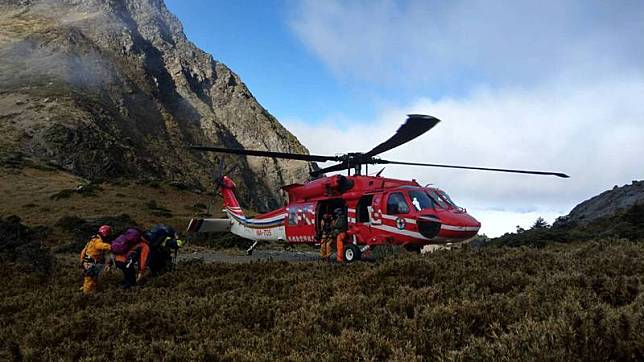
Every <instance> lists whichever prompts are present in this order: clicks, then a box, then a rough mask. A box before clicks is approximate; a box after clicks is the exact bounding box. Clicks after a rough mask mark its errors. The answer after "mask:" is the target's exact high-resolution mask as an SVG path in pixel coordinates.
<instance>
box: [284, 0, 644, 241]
mask: <svg viewBox="0 0 644 362" xmlns="http://www.w3.org/2000/svg"><path fill="white" fill-rule="evenodd" d="M292 15H293V16H292V18H291V22H290V25H291V28H292V30H293V31H294V33H295V34H296V36H297V37H299V39H300V40H301V41H302V42H303V44H304V45H305V46H306V47H308V48H309V49H310V50H311V52H312V53H313V54H315V55H317V56H318V58H319V59H320V60H321V62H322V63H323V64H325V65H326V66H327V67H328V68H329V69H331V70H332V71H333V72H334V74H336V75H337V77H338V78H339V79H341V80H343V81H349V82H351V84H352V85H353V86H354V87H356V88H363V89H372V88H374V85H375V86H376V87H375V89H379V90H385V92H386V93H383V95H381V96H382V97H385V96H384V94H395V93H396V92H397V91H401V90H406V91H407V92H408V93H407V94H409V90H410V89H412V90H413V92H414V93H415V94H416V95H415V96H414V97H413V98H412V99H411V100H409V101H403V102H400V101H399V100H396V99H393V100H389V101H390V102H398V103H394V105H393V106H392V105H391V104H389V105H385V106H382V108H381V110H380V113H379V116H378V117H376V119H375V120H374V121H372V122H369V123H365V122H360V121H359V120H353V121H352V120H347V119H345V120H343V122H332V121H329V122H319V123H317V124H311V123H310V122H308V121H309V120H306V119H303V120H300V121H296V120H291V121H288V120H287V121H286V122H285V123H286V126H287V127H288V128H289V129H290V130H292V131H293V132H294V134H295V135H296V136H298V138H300V140H301V141H302V142H303V143H304V144H305V145H306V146H307V147H309V150H310V151H311V152H312V153H319V154H334V153H343V152H349V151H367V150H369V149H371V148H372V147H373V146H374V145H376V144H378V143H380V142H381V141H383V140H385V139H387V138H388V137H389V136H391V135H392V134H393V132H395V130H396V129H397V127H398V126H399V125H400V124H401V122H402V121H403V120H404V119H405V115H406V114H408V113H425V114H431V115H433V116H436V117H438V118H440V119H442V120H443V122H441V123H440V124H439V125H438V126H437V127H436V128H435V129H433V130H431V131H430V132H429V133H428V134H427V135H424V136H422V137H420V138H419V139H417V140H414V141H412V142H411V143H409V144H406V145H404V146H401V147H399V148H397V149H395V150H392V151H390V152H388V153H385V154H383V155H382V157H383V158H386V159H391V160H401V161H412V162H413V161H416V162H427V163H446V164H457V165H472V166H488V167H499V168H517V169H534V170H546V171H560V172H565V173H568V174H570V175H571V177H572V178H571V179H567V180H566V179H560V178H555V177H544V176H526V175H515V174H500V173H486V172H478V171H462V170H448V169H435V168H420V167H403V166H388V167H387V171H385V175H387V176H391V177H398V178H416V179H418V180H419V182H421V183H430V182H431V183H435V184H437V185H439V186H441V187H443V188H444V189H446V190H447V191H448V192H449V193H450V194H451V195H452V196H453V198H454V199H455V200H456V201H457V202H460V203H461V204H462V206H465V207H467V208H468V209H469V210H470V211H471V212H472V214H474V216H476V217H477V218H479V219H480V220H481V221H482V223H483V225H484V226H483V230H482V231H483V232H486V233H488V234H489V235H499V234H502V233H503V232H505V231H513V230H514V229H515V227H516V225H521V226H522V227H527V226H529V225H530V224H531V223H532V222H534V219H536V217H537V216H543V217H544V218H546V220H548V221H550V222H551V221H553V220H552V219H553V218H554V217H555V216H556V215H562V214H566V213H567V212H568V211H570V209H571V208H572V207H573V206H575V205H576V204H577V203H579V202H581V201H582V200H584V199H587V198H589V197H591V196H594V195H596V194H598V193H600V192H602V191H604V190H606V189H609V188H611V187H612V186H613V185H616V184H617V185H622V184H625V183H629V182H630V181H631V180H634V179H642V177H643V175H642V170H643V168H642V166H643V165H644V162H642V155H644V103H642V100H644V60H643V59H644V42H642V41H641V35H642V34H644V3H642V2H636V1H635V2H614V1H612V2H610V1H609V2H607V1H586V0H563V1H559V0H557V1H539V2H537V1H510V2H508V1H496V0H491V1H490V0H485V1H483V0H474V1H459V0H457V1H449V2H439V1H436V2H434V1H424V0H409V1H393V0H391V1H388V0H381V1H375V0H374V1H351V2H344V1H337V0H328V1H314V0H309V1H302V2H299V3H297V6H296V7H295V10H294V12H293V14H292ZM375 93H378V91H377V90H376V91H375ZM436 94H438V95H441V96H440V97H436V96H430V95H436ZM450 95H452V96H450ZM374 171H375V170H374Z"/></svg>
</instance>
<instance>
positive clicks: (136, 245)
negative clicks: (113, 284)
mask: <svg viewBox="0 0 644 362" xmlns="http://www.w3.org/2000/svg"><path fill="white" fill-rule="evenodd" d="M112 254H114V259H115V260H116V266H117V267H118V268H119V269H121V271H122V272H123V283H122V284H121V287H123V288H131V287H133V286H135V285H137V284H138V283H140V282H141V280H142V279H143V278H144V276H145V275H146V272H147V266H148V260H149V257H150V246H149V245H148V243H147V240H145V239H144V238H142V237H141V230H139V229H138V228H129V229H127V230H126V231H125V233H123V234H121V235H120V236H119V237H118V238H116V239H114V241H113V242H112ZM137 266H138V270H137Z"/></svg>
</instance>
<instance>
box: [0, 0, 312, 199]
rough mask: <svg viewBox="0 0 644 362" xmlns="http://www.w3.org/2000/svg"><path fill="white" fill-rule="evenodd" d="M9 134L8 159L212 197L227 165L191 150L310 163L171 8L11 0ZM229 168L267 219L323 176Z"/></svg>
mask: <svg viewBox="0 0 644 362" xmlns="http://www.w3.org/2000/svg"><path fill="white" fill-rule="evenodd" d="M212 31H221V29H217V25H216V19H213V29H212ZM0 132H1V133H2V135H3V137H2V140H1V141H0V152H2V153H3V154H5V155H6V154H11V153H19V154H21V155H24V156H26V157H30V158H33V159H37V160H40V161H43V162H47V163H49V164H53V165H57V166H60V167H62V168H63V169H65V170H68V171H71V172H73V173H74V174H76V175H79V176H82V177H85V178H89V179H109V178H114V177H128V178H156V179H164V180H177V181H181V182H185V183H191V184H195V185H201V186H203V187H208V186H209V185H210V183H209V181H208V176H209V174H210V173H211V172H212V171H213V170H214V168H215V165H217V164H218V162H219V160H220V158H221V157H224V156H221V155H215V154H202V153H199V152H193V151H191V150H188V149H186V147H185V146H186V145H189V144H195V143H203V144H215V145H222V146H227V147H242V148H249V149H259V150H273V151H282V152H299V153H307V150H306V149H305V148H304V147H303V146H302V145H301V144H300V143H299V142H298V140H297V139H296V138H295V137H294V136H293V135H292V134H291V133H289V132H288V131H287V130H286V129H285V128H284V127H283V126H281V125H280V123H279V122H278V121H277V120H276V119H275V118H274V117H273V116H272V115H270V114H269V113H268V112H267V111H266V110H265V109H264V108H263V107H262V106H261V105H260V104H259V103H258V102H257V100H256V99H255V98H254V97H253V95H252V94H251V93H250V91H249V90H248V89H247V87H246V86H245V85H244V83H243V82H242V81H241V79H240V78H239V76H237V75H236V74H235V73H233V72H232V71H231V70H230V69H229V68H228V67H226V66H225V65H224V64H222V63H220V62H218V61H216V60H214V59H213V58H212V56H211V55H209V54H207V53H205V52H203V51H202V50H200V49H199V48H197V47H196V46H195V45H194V44H192V43H191V42H190V41H188V39H187V38H186V36H185V35H184V33H183V29H182V26H181V24H180V22H179V21H178V20H177V18H176V17H174V16H173V15H172V14H171V13H170V12H169V11H168V9H167V8H166V7H165V5H164V3H163V1H161V0H69V1H53V0H49V1H47V0H24V1H6V0H0ZM224 159H225V162H226V164H229V165H230V164H234V163H237V164H239V168H238V170H237V171H236V172H235V173H234V175H233V177H234V178H235V179H236V180H237V181H238V184H239V186H241V187H239V189H240V190H239V191H240V194H241V198H242V199H243V200H245V201H246V205H248V206H251V207H254V208H256V209H266V208H269V207H273V206H275V205H276V204H277V203H278V202H279V200H280V195H279V193H278V191H277V190H278V189H279V186H281V185H284V184H288V183H291V182H296V181H303V180H304V179H305V178H306V177H307V173H308V171H309V168H310V167H312V166H311V165H310V164H307V163H304V162H301V161H287V160H274V159H263V158H248V159H245V158H241V157H234V158H233V157H229V156H226V157H224Z"/></svg>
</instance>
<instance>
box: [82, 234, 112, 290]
mask: <svg viewBox="0 0 644 362" xmlns="http://www.w3.org/2000/svg"><path fill="white" fill-rule="evenodd" d="M111 233H112V227H111V226H109V225H102V226H101V227H100V228H98V233H97V234H96V235H94V236H92V237H91V238H90V240H89V241H88V242H87V244H86V245H85V247H84V248H83V251H81V254H80V267H81V270H82V271H83V286H82V287H81V291H82V292H83V293H84V294H91V293H94V292H95V291H96V288H97V287H98V277H99V275H100V274H101V273H102V272H103V271H107V270H109V268H110V263H111V258H110V257H109V252H110V249H111V245H110V244H108V243H107V242H106V241H107V237H108V236H109V235H110V234H111Z"/></svg>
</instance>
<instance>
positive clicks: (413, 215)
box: [188, 114, 568, 262]
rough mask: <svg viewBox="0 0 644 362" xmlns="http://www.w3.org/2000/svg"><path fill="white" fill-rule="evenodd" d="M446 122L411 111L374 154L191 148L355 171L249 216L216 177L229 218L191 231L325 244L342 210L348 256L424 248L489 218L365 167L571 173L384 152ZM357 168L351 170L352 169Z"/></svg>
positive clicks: (196, 224)
mask: <svg viewBox="0 0 644 362" xmlns="http://www.w3.org/2000/svg"><path fill="white" fill-rule="evenodd" d="M438 122H439V120H438V119H437V118H434V117H432V116H427V115H418V114H411V115H409V116H408V118H407V121H406V122H405V123H404V124H403V125H402V126H401V127H400V128H399V129H398V131H397V132H396V134H394V135H393V136H392V137H391V138H390V139H388V140H387V141H385V142H383V143H381V144H380V145H378V146H376V147H375V148H373V149H372V150H371V151H369V152H366V153H348V154H344V155H340V156H322V155H306V154H294V153H285V152H271V151H256V150H242V149H228V148H219V147H211V146H191V148H193V149H195V150H201V151H211V152H220V153H228V154H236V155H245V156H259V157H273V158H284V159H291V160H302V161H309V162H327V161H336V162H338V163H337V164H336V165H333V166H330V167H326V168H323V169H318V170H315V171H312V172H311V176H312V177H319V176H321V175H323V174H325V173H327V172H334V171H341V170H347V171H348V175H347V176H344V175H333V176H328V177H326V176H322V177H319V178H317V179H313V180H312V181H308V182H306V183H304V184H292V185H288V186H284V187H283V188H282V189H283V190H284V191H285V192H286V193H287V194H288V203H287V205H286V206H284V207H282V208H280V209H277V210H274V211H271V212H268V213H265V214H261V215H257V216H255V217H253V218H248V217H246V216H245V215H244V212H243V211H242V209H241V207H240V205H239V202H238V201H237V198H236V197H235V192H234V191H235V187H236V186H235V183H234V182H233V180H231V179H230V178H229V177H228V176H226V175H222V176H220V177H217V178H216V179H215V184H216V187H217V191H218V192H219V194H220V195H221V196H222V197H223V200H224V207H225V209H224V212H225V213H226V215H227V216H228V218H225V219H192V220H191V221H190V224H189V225H188V231H189V232H224V231H230V232H232V233H234V234H236V235H238V236H240V237H242V238H245V239H250V240H253V241H255V243H254V244H253V246H251V248H250V249H249V250H248V252H249V254H250V253H251V252H252V250H253V248H254V247H255V245H256V244H257V241H260V240H266V241H282V242H286V243H290V244H319V242H320V237H321V230H320V229H321V219H322V215H323V214H325V213H327V212H328V213H332V212H333V210H335V209H337V208H341V209H343V210H346V213H345V214H344V215H346V217H348V225H349V226H348V232H347V233H348V235H349V239H348V242H349V243H350V245H348V246H347V247H345V248H344V257H345V260H346V261H349V262H351V261H354V260H358V259H360V257H361V254H362V253H363V252H364V251H366V250H368V249H369V248H371V247H374V246H378V245H387V244H389V245H402V246H405V247H406V248H407V249H409V250H415V251H420V249H421V248H422V247H423V246H424V245H428V244H447V243H455V242H462V241H465V240H467V239H470V238H472V237H474V236H475V235H476V234H477V232H478V230H479V229H480V227H481V223H480V222H478V221H477V220H476V219H475V218H474V217H472V216H470V215H469V214H468V213H467V212H466V211H465V209H463V208H461V207H458V206H457V205H456V204H455V203H454V202H453V201H452V199H451V198H450V197H449V196H448V195H447V193H445V192H444V191H443V190H440V189H438V188H435V187H429V186H421V185H420V184H418V183H417V182H416V181H415V180H411V181H407V180H397V179H392V178H386V177H381V176H380V172H379V173H378V174H377V175H376V176H367V175H362V174H361V173H362V166H363V165H365V166H366V167H368V165H373V164H396V165H411V166H430V167H444V168H459V169H471V170H485V171H499V172H513V173H523V174H534V175H553V176H558V177H568V175H566V174H563V173H558V172H543V171H526V170H511V169H499V168H486V167H469V166H454V165H441V164H429V163H416V162H400V161H389V160H384V159H381V158H378V157H375V156H376V155H379V154H381V153H383V152H385V151H388V150H391V149H393V148H395V147H398V146H400V145H402V144H404V143H406V142H409V141H411V140H412V139H414V138H416V137H418V136H420V135H422V134H423V133H425V132H427V131H428V130H430V129H431V128H432V127H434V126H435V125H436V124H437V123H438ZM352 169H353V170H354V173H353V175H351V170H352Z"/></svg>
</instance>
